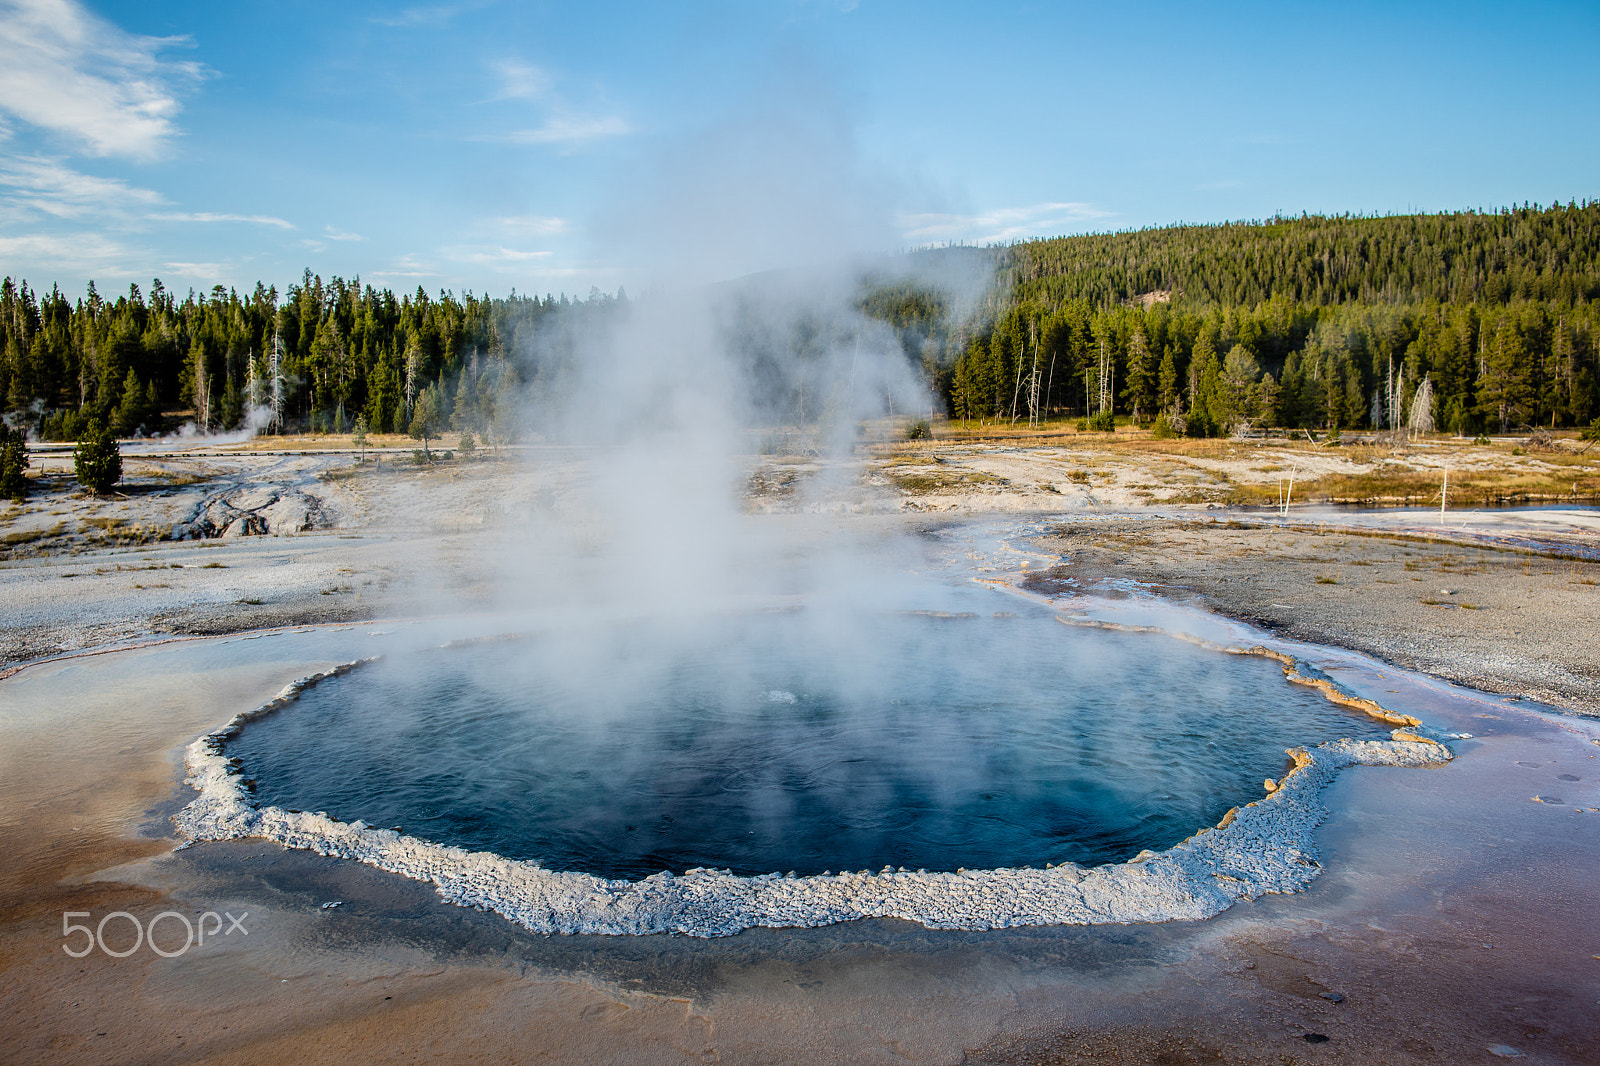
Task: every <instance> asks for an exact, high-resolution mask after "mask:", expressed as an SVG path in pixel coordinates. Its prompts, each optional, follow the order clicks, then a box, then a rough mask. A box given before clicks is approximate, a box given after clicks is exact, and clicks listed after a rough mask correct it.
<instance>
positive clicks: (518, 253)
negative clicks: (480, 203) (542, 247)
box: [440, 245, 550, 269]
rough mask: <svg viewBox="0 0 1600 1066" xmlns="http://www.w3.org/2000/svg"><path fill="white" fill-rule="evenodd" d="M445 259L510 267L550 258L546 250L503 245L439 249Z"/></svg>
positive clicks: (488, 265) (479, 264) (496, 266)
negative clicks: (530, 249) (524, 249)
mask: <svg viewBox="0 0 1600 1066" xmlns="http://www.w3.org/2000/svg"><path fill="white" fill-rule="evenodd" d="M440 254H442V255H443V256H444V257H445V258H446V259H449V260H451V261H453V262H457V263H474V264H476V265H478V266H487V267H494V268H505V269H510V268H513V267H518V266H522V265H523V264H526V263H537V262H538V261H540V260H541V259H548V258H550V253H549V252H547V251H533V252H530V251H523V250H521V249H517V248H507V247H504V246H503V245H502V246H500V247H494V248H484V247H466V248H445V249H441V252H440Z"/></svg>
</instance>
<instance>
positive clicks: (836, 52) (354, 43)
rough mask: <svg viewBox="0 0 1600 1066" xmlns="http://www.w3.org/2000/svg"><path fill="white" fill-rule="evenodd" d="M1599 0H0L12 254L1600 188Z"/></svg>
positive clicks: (545, 272)
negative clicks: (407, 1)
mask: <svg viewBox="0 0 1600 1066" xmlns="http://www.w3.org/2000/svg"><path fill="white" fill-rule="evenodd" d="M1597 55H1600V5H1596V4H1594V3H1592V2H1590V3H1582V4H1579V3H1519V4H1471V3H1453V4H1444V3H1411V4H1405V3H1400V4H1363V3H1352V4H1341V5H1294V4H1274V5H1266V4H1229V3H1213V4H1197V3H1192V2H1191V3H1187V4H1167V3H1161V2H1151V3H1145V4H1141V5H1137V6H1135V5H1110V4H1094V5H1091V4H1066V3H1062V4H1036V3H987V4H982V5H980V4H975V3H964V4H958V3H938V2H924V3H909V2H881V0H859V2H855V3H851V2H811V0H772V2H766V3H757V2H725V3H683V4H672V3H659V2H658V3H649V4H640V3H628V2H615V3H612V4H608V5H594V4H572V3H566V4H546V3H513V2H510V0H501V2H494V0H463V2H456V3H452V2H449V0H444V2H439V3H432V4H423V5H417V6H405V5H399V4H396V5H384V4H373V3H359V2H352V3H345V4H338V5H329V4H311V3H301V2H298V0H288V2H280V3H277V4H272V5H254V4H248V5H247V4H218V3H216V2H215V0H212V2H208V3H170V2H169V3H149V2H145V3H123V2H94V3H79V2H77V0H0V273H3V274H8V275H11V276H13V277H23V278H26V279H27V280H28V281H29V282H30V283H32V284H33V285H34V286H35V287H43V288H48V287H49V285H50V284H51V283H53V282H59V283H60V284H62V286H63V287H64V288H66V289H67V290H68V291H69V292H76V291H79V290H81V288H82V286H83V284H84V283H85V282H86V281H87V280H89V279H90V278H93V279H94V280H96V282H97V283H98V284H99V285H100V287H101V288H102V290H114V289H122V288H125V287H126V285H127V283H128V282H129V281H139V282H140V283H141V284H145V283H148V281H149V279H150V278H151V277H160V278H161V279H162V280H163V281H164V282H165V283H166V284H167V286H168V287H169V288H172V289H176V290H178V291H180V292H181V291H183V290H185V289H187V288H189V287H194V288H202V289H203V288H209V287H210V286H212V285H213V284H218V283H221V284H224V285H236V286H241V287H243V286H249V285H253V284H254V282H255V281H256V280H257V279H262V280H265V281H267V282H269V283H276V284H278V285H279V286H280V288H281V287H282V286H283V285H284V284H285V283H287V282H290V281H293V280H295V279H296V278H298V277H299V275H300V272H301V270H302V269H304V268H306V267H309V268H311V269H312V270H313V271H315V272H317V273H320V274H323V275H324V276H328V275H333V274H339V275H342V276H345V277H351V276H355V275H359V276H360V277H362V278H363V279H365V280H367V281H369V282H371V283H373V284H377V285H387V286H390V287H394V288H405V289H411V288H414V287H415V286H417V285H421V286H423V287H425V288H427V289H429V290H430V291H433V290H438V289H441V288H448V289H453V290H455V291H458V292H459V291H462V290H464V289H471V290H474V291H477V292H489V293H491V294H494V295H503V294H504V293H506V292H507V291H509V290H510V289H512V288H513V287H515V288H516V289H518V290H519V291H523V292H528V291H532V292H540V293H542V292H545V291H551V292H557V291H566V292H569V293H571V292H577V293H586V292H587V291H588V290H589V289H590V287H591V286H599V287H601V288H603V289H607V290H610V289H614V288H615V287H616V285H618V284H621V283H627V284H628V285H629V286H630V287H635V286H640V285H648V284H652V283H658V282H660V281H661V280H662V279H664V278H665V279H673V278H678V279H682V278H685V277H693V278H714V277H718V276H733V275H737V274H739V273H743V272H747V271H750V270H758V269H764V268H767V267H773V266H781V265H789V264H791V263H795V262H807V261H814V260H818V259H826V258H829V257H831V256H835V255H838V254H842V253H844V252H855V251H869V250H873V249H892V248H896V247H905V246H909V245H918V244H927V243H936V242H944V241H967V242H989V241H997V240H1012V239H1017V238H1022V237H1029V236H1051V235H1057V234H1064V233H1076V232H1084V231H1088V230H1104V229H1125V228H1131V227H1139V226H1147V225H1158V224H1164V223H1168V222H1173V221H1179V220H1183V221H1198V222H1214V221H1223V220H1228V219H1239V218H1261V217H1266V216H1269V215H1271V214H1273V213H1275V212H1286V213H1299V212H1300V211H1302V210H1304V211H1311V212H1360V213H1371V212H1381V213H1390V212H1404V211H1413V210H1424V211H1437V210H1449V209H1456V208H1468V207H1479V206H1482V207H1495V206H1501V205H1505V204H1509V203H1520V202H1522V201H1524V200H1532V201H1535V202H1541V203H1549V202H1551V201H1552V200H1555V199H1560V200H1563V201H1565V200H1569V199H1580V200H1581V199H1585V198H1595V197H1597V196H1600V107H1597V106H1596V104H1597V103H1600V63H1597V62H1595V57H1596V56H1597Z"/></svg>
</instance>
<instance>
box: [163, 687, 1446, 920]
mask: <svg viewBox="0 0 1600 1066" xmlns="http://www.w3.org/2000/svg"><path fill="white" fill-rule="evenodd" d="M359 665H361V664H360V663H359V662H357V663H347V664H345V665H343V666H340V667H337V668H335V669H333V670H329V671H326V672H324V673H321V674H316V675H313V676H311V677H307V678H303V679H302V680H300V681H297V682H294V683H292V684H290V685H287V686H285V688H284V689H283V691H282V692H280V693H279V694H278V695H277V696H276V697H275V698H274V699H272V700H270V701H269V702H267V703H266V704H263V705H262V706H261V707H259V708H257V709H255V710H253V711H250V712H246V713H244V714H240V715H238V716H236V717H235V718H234V719H233V720H232V721H230V722H228V724H227V725H225V726H223V727H222V728H220V729H217V730H215V731H214V732H211V733H208V734H206V735H205V736H202V737H200V738H199V739H198V740H196V741H194V743H192V744H190V745H189V748H188V750H187V752H186V755H185V765H186V766H187V768H188V771H189V774H188V778H187V780H188V783H189V784H190V785H192V786H194V788H195V789H196V790H197V791H198V792H199V795H198V796H197V797H196V798H195V800H194V801H193V802H191V803H190V804H189V805H188V806H187V807H185V808H184V809H183V810H182V811H181V812H179V813H178V814H177V815H175V816H174V818H173V821H174V822H175V823H176V824H177V826H178V828H179V829H180V831H182V832H183V833H185V834H186V835H188V836H190V837H191V838H193V839H195V840H226V839H230V838H234V837H251V836H256V837H266V838H268V839H270V840H275V841H277V842H278V843H280V844H282V845H284V846H285V847H291V848H303V849H306V850H309V851H314V852H316V853H317V854H319V855H330V856H336V857H338V858H343V859H354V860H356V861H358V862H363V863H366V864H368V865H370V866H376V867H378V868H379V869H381V870H388V871H389V872H391V873H397V874H400V875H402V876H404V877H409V878H413V879H415V880H418V881H426V882H429V883H431V884H433V885H434V886H435V888H436V889H437V890H438V893H439V895H440V896H441V897H442V898H444V899H445V900H447V901H449V902H451V903H455V904H458V905H460V906H465V907H476V908H478V909H480V910H487V911H493V912H495V913H497V914H500V915H503V916H505V917H506V918H509V919H510V920H511V921H513V922H516V923H517V924H518V925H521V926H523V927H524V928H526V929H528V930H531V931H533V932H536V933H607V934H624V933H682V934H687V935H690V936H702V937H712V936H726V935H729V934H732V933H737V932H739V931H740V930H743V929H749V928H751V927H753V926H768V927H773V928H780V927H796V926H801V927H809V926H819V925H828V924H830V923H833V922H844V921H850V920H852V919H856V918H901V919H904V920H906V921H912V922H920V923H921V924H922V925H924V926H926V927H928V928H930V929H1002V928H1006V927H1009V926H1019V925H1092V924H1097V923H1106V922H1161V921H1171V920H1174V919H1200V918H1209V917H1211V916H1212V915H1214V914H1217V913H1219V912H1221V911H1222V910H1224V909H1226V908H1227V907H1228V906H1230V905H1231V904H1232V903H1233V901H1234V900H1237V899H1253V898H1255V897H1257V896H1260V895H1263V894H1266V893H1269V892H1294V891H1297V890H1298V889H1301V888H1304V887H1305V886H1306V885H1307V884H1309V883H1310V881H1311V879H1312V878H1314V877H1315V876H1316V875H1317V872H1318V870H1320V869H1321V867H1320V865H1319V864H1318V862H1317V860H1316V854H1317V852H1316V845H1315V830H1316V827H1317V826H1318V825H1319V824H1320V823H1321V822H1322V821H1323V819H1324V818H1326V817H1327V816H1328V809H1327V808H1326V807H1325V806H1323V804H1322V801H1321V798H1320V797H1321V793H1322V790H1323V788H1324V787H1325V786H1326V785H1327V784H1328V783H1329V782H1330V781H1331V780H1332V779H1333V776H1334V775H1335V774H1336V773H1338V771H1339V770H1341V769H1343V768H1344V767H1346V766H1353V765H1358V764H1359V765H1366V766H1411V767H1419V766H1434V765H1439V764H1441V763H1444V762H1447V761H1449V759H1450V758H1451V757H1452V756H1451V752H1450V750H1449V749H1448V748H1446V747H1445V746H1444V745H1443V744H1438V743H1429V742H1426V741H1413V740H1390V741H1373V740H1359V741H1358V740H1337V741H1329V742H1327V743H1323V744H1319V745H1317V746H1316V747H1314V748H1291V749H1289V751H1288V754H1289V755H1290V756H1291V757H1293V758H1295V759H1296V761H1297V762H1299V763H1300V764H1301V765H1299V766H1298V767H1297V768H1296V769H1295V770H1293V771H1292V772H1290V773H1289V774H1288V775H1286V776H1285V777H1284V779H1283V781H1282V782H1281V783H1280V784H1279V785H1278V787H1277V788H1276V789H1275V790H1274V791H1271V792H1269V793H1268V794H1267V795H1266V796H1265V797H1263V798H1262V799H1259V800H1256V801H1255V802H1253V803H1248V804H1246V805H1245V806H1243V807H1241V808H1239V809H1238V810H1236V811H1234V812H1232V814H1231V817H1230V818H1226V819H1224V820H1223V823H1222V824H1221V825H1220V826H1218V827H1217V828H1214V829H1202V830H1201V831H1200V832H1198V833H1196V834H1195V835H1194V836H1192V837H1190V838H1189V839H1188V840H1185V841H1183V842H1182V843H1180V844H1178V845H1176V846H1175V847H1172V848H1170V849H1168V850H1167V851H1164V852H1161V853H1159V854H1157V853H1154V852H1148V851H1147V852H1143V853H1141V854H1140V855H1139V856H1138V857H1136V858H1134V859H1133V860H1131V861H1129V862H1124V863H1117V864H1112V865H1106V866H1097V867H1093V868H1088V869H1086V868H1084V867H1081V866H1077V865H1075V864H1072V863H1065V864H1063V865H1060V866H1055V867H1047V868H1045V869H1042V870H1041V869H1033V868H1022V869H1003V870H961V871H957V872H956V873H923V872H917V873H908V872H905V871H893V870H889V869H885V870H884V871H882V872H880V873H868V872H866V871H862V872H860V873H839V874H832V875H822V876H813V877H784V876H781V875H779V874H775V873H774V874H764V875H762V876H759V877H739V876H736V875H734V874H732V873H730V872H729V871H726V870H710V869H696V870H690V871H688V872H686V873H685V874H683V875H682V876H674V875H672V874H671V873H659V874H656V875H654V876H652V877H647V878H645V879H644V880H642V881H609V880H605V879H603V878H599V877H594V876H592V875H590V874H584V873H575V872H564V871H557V870H547V869H545V868H544V867H542V866H540V865H538V864H537V863H532V862H522V861H518V860H514V859H507V858H503V857H501V856H499V855H495V854H493V853H492V852H469V851H464V850H462V849H460V848H451V847H444V846H441V845H438V844H434V843H430V842H429V841H426V840H420V839H418V838H416V837H410V836H404V835H402V834H400V833H398V832H395V831H394V830H389V829H375V828H372V827H371V826H368V825H366V824H364V823H363V822H361V821H356V822H353V823H346V822H340V821H337V820H335V819H333V818H330V817H328V816H327V815H326V814H320V813H318V814H308V813H304V812H291V811H287V810H284V809H282V808H280V807H262V808H258V807H256V806H254V805H253V804H252V803H251V802H250V801H249V799H248V797H247V796H246V794H245V792H244V790H243V788H241V787H240V777H239V775H238V773H237V771H236V769H235V767H234V765H232V764H230V763H229V762H228V760H227V758H226V757H225V756H224V755H223V748H224V745H225V743H226V742H227V741H228V740H229V739H230V738H232V737H233V736H235V735H236V734H237V733H238V731H239V729H240V727H242V726H243V725H244V724H245V723H246V722H248V721H250V720H251V719H253V718H257V717H260V716H262V715H265V714H270V713H272V712H273V711H276V710H279V709H281V708H283V707H285V706H287V705H288V704H289V703H291V702H293V701H294V700H295V698H296V697H297V696H298V695H299V693H300V691H301V690H302V689H304V688H306V687H307V686H309V685H312V684H315V683H316V682H318V681H320V680H322V679H323V678H326V677H331V676H333V675H335V674H340V673H344V672H346V671H348V670H351V669H354V668H355V667H357V666H359ZM1395 732H1396V733H1401V732H1406V733H1407V734H1408V735H1418V731H1417V730H1414V729H1413V730H1409V731H1406V730H1396V731H1395Z"/></svg>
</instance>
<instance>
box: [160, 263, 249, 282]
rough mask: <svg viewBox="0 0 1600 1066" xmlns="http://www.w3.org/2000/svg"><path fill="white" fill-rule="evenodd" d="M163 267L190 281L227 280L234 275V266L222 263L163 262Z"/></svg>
mask: <svg viewBox="0 0 1600 1066" xmlns="http://www.w3.org/2000/svg"><path fill="white" fill-rule="evenodd" d="M162 268H163V269H164V270H168V271H171V272H172V273H173V274H174V275H176V276H177V277H180V278H184V279H186V280H190V281H211V282H227V281H228V279H229V278H231V277H232V276H233V270H232V268H231V267H228V266H224V265H223V264H221V263H163V264H162Z"/></svg>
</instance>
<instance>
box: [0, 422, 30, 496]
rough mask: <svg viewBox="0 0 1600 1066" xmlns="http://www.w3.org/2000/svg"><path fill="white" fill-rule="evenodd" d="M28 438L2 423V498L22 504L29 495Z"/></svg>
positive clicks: (0, 451) (0, 431)
mask: <svg viewBox="0 0 1600 1066" xmlns="http://www.w3.org/2000/svg"><path fill="white" fill-rule="evenodd" d="M27 469H28V438H27V437H26V436H24V435H23V432H22V431H21V430H20V429H12V428H11V427H10V426H8V425H6V424H5V423H3V422H0V496H4V497H5V498H6V499H9V500H15V501H16V502H17V503H21V502H22V501H23V499H24V498H25V497H26V496H27V495H28V478H27V475H26V474H25V473H24V471H26V470H27Z"/></svg>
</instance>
